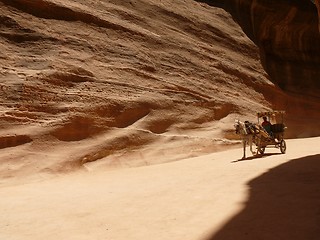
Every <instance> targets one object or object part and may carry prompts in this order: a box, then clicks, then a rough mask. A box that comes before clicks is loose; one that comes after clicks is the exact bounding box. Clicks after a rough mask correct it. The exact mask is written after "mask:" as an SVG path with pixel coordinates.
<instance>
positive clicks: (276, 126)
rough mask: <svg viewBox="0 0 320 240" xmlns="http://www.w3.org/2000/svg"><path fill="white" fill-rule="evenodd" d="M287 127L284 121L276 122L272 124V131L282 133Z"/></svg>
mask: <svg viewBox="0 0 320 240" xmlns="http://www.w3.org/2000/svg"><path fill="white" fill-rule="evenodd" d="M285 128H286V127H285V126H284V124H283V123H276V124H272V125H271V131H272V132H273V133H282V132H284V129H285Z"/></svg>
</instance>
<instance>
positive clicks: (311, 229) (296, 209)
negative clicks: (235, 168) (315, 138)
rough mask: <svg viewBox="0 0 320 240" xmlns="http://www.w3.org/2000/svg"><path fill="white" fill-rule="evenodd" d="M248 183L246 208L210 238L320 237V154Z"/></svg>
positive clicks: (297, 239) (302, 239) (294, 239)
mask: <svg viewBox="0 0 320 240" xmlns="http://www.w3.org/2000/svg"><path fill="white" fill-rule="evenodd" d="M248 186H249V189H250V192H249V197H248V200H247V202H246V205H245V207H244V209H243V210H242V211H241V212H240V213H239V214H238V215H236V216H235V217H233V218H232V219H231V220H230V221H229V222H228V223H227V224H226V225H224V226H223V227H222V228H221V229H220V230H219V231H218V232H216V233H214V234H213V235H212V236H211V237H209V238H208V240H235V239H236V240H318V239H320V154H317V155H312V156H307V157H303V158H299V159H294V160H292V161H290V162H288V163H285V164H282V165H280V166H278V167H276V168H274V169H271V170H269V171H268V172H266V173H265V174H263V175H261V176H259V177H258V178H256V179H253V180H252V181H250V182H249V183H248Z"/></svg>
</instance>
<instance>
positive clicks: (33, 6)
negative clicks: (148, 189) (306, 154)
mask: <svg viewBox="0 0 320 240" xmlns="http://www.w3.org/2000/svg"><path fill="white" fill-rule="evenodd" d="M248 3H249V2H248V1H243V4H244V6H247V5H248ZM279 4H280V3H279ZM310 4H311V3H310ZM280 5H281V7H283V5H284V4H283V3H281V4H280ZM280 5H279V6H280ZM241 6H242V5H241ZM241 6H240V5H239V6H237V5H230V6H229V8H230V9H229V8H228V9H227V10H228V11H230V12H231V13H232V14H233V16H234V18H235V19H237V21H238V22H240V24H241V26H242V27H243V29H244V30H245V32H246V33H247V34H248V36H249V37H250V38H251V39H253V40H254V42H255V43H256V44H257V45H258V46H259V48H258V47H257V46H256V45H255V44H254V43H253V42H252V41H251V40H250V39H249V38H248V37H247V36H246V34H245V33H244V32H243V30H242V29H241V28H240V27H239V25H238V24H237V23H235V22H234V20H233V19H232V17H231V16H230V14H229V13H228V12H226V11H225V10H223V9H221V8H219V7H214V6H209V5H208V4H205V3H198V2H196V1H192V0H187V1H171V0H162V1H158V0H157V1H156V0H135V1H120V0H112V1H94V0H89V1H88V0H86V1H85V0H83V1H72V0H68V1H62V0H32V1H31V0H0V20H1V21H0V47H1V53H2V54H1V56H0V62H1V65H0V70H1V72H0V99H1V103H2V104H1V106H0V123H1V128H0V148H1V149H0V154H1V159H2V160H3V164H2V165H1V167H0V171H1V172H3V173H4V174H3V175H6V176H7V177H11V176H18V175H19V171H20V169H21V168H23V169H27V171H30V174H31V173H33V172H41V173H42V174H46V173H51V172H52V171H54V172H56V171H66V170H73V169H74V168H75V167H76V168H78V167H82V166H83V165H86V164H87V163H88V162H93V161H97V160H99V161H100V162H102V163H103V164H104V165H107V166H110V167H123V166H126V167H127V166H129V167H130V166H131V167H132V166H140V165H146V164H154V163H159V162H163V161H172V160H176V159H181V158H183V157H185V156H194V155H199V154H204V153H207V152H212V151H216V150H218V149H220V147H222V146H227V147H228V146H233V145H234V144H235V143H237V140H238V139H237V137H236V136H235V134H234V129H233V123H234V120H235V119H236V118H240V119H241V120H246V119H249V120H252V121H256V117H255V113H256V112H257V111H261V110H270V109H284V110H286V111H287V116H286V121H287V122H286V123H287V125H288V132H287V137H297V136H299V137H300V136H315V135H319V134H320V128H319V124H318V123H319V114H318V110H319V108H320V107H319V105H320V103H319V101H318V99H316V98H314V97H311V92H312V91H311V88H312V87H313V89H316V88H318V87H319V84H318V83H317V82H316V81H315V80H314V77H315V76H318V74H319V70H317V66H319V64H318V60H319V54H317V53H318V52H317V51H318V50H319V45H317V44H315V43H314V42H313V40H315V41H318V35H315V31H316V18H315V16H314V15H312V16H310V17H306V16H305V15H306V13H304V12H302V13H301V11H300V10H299V8H297V11H293V10H292V11H293V12H292V11H291V10H290V9H291V8H290V7H287V8H286V9H287V10H288V14H289V12H292V13H290V14H289V15H288V22H290V23H292V24H298V22H299V21H300V20H301V19H304V18H305V17H306V19H307V20H308V21H310V23H312V24H311V25H310V26H308V25H307V27H306V25H305V24H303V25H301V26H300V27H299V31H297V32H296V35H295V34H293V33H292V34H291V35H290V34H289V33H288V34H287V36H288V38H282V36H284V35H283V34H285V31H280V30H277V31H276V32H275V31H274V28H273V27H272V25H268V24H266V23H265V21H264V20H263V18H262V17H263V14H262V13H263V11H262V12H259V11H258V12H256V13H255V14H254V16H255V17H257V19H256V20H255V21H254V23H255V24H254V25H252V24H251V23H250V21H249V20H250V19H251V18H253V17H254V16H251V15H250V13H249V12H248V8H246V7H243V8H241ZM220 7H221V6H220ZM266 7H267V6H264V5H261V6H260V5H259V6H257V9H260V8H262V9H265V8H266ZM304 9H305V10H304V11H307V12H308V11H313V13H314V6H313V5H312V4H311V5H310V6H309V5H308V6H307V7H305V8H304ZM312 9H313V10H312ZM237 12H238V13H237ZM240 12H241V13H243V15H242V14H241V15H240ZM270 12H273V13H274V14H276V15H277V16H278V18H277V21H280V19H281V17H283V16H284V15H283V13H282V12H278V13H277V11H276V10H272V11H271V10H270ZM308 13H309V12H308ZM291 14H292V15H291ZM301 14H302V15H301ZM260 15H261V16H260ZM290 16H291V17H292V18H290ZM253 19H255V18H253ZM270 21H272V22H276V20H271V19H270ZM261 23H264V24H266V25H265V26H266V27H265V28H260V27H259V24H261ZM298 25H299V24H298ZM294 26H297V25H292V26H291V25H290V26H285V25H283V28H284V29H289V30H290V29H293V28H294ZM275 33H277V34H280V35H275ZM272 36H278V37H279V38H277V39H276V40H277V41H275V39H273V38H272ZM294 36H296V38H294ZM309 37H312V38H313V40H312V39H310V38H309ZM281 46H282V47H281ZM292 47H296V49H294V50H293V49H292ZM259 49H260V51H259ZM260 54H261V56H262V63H263V66H262V65H261V59H260ZM280 59H281V61H280ZM302 60H304V61H302ZM293 63H295V64H293ZM283 66H285V68H283ZM298 67H299V68H298ZM264 68H265V69H266V70H267V72H268V73H269V75H270V76H269V75H268V74H267V73H266V72H265V70H264ZM292 71H297V72H298V73H297V74H293V73H292ZM302 75H303V78H302V79H303V81H302V80H301V79H299V78H298V77H299V76H300V77H302ZM280 76H281V79H279V77H280ZM271 80H272V81H271ZM302 82H303V83H304V84H301V83H302ZM279 86H280V87H282V88H283V89H291V88H292V89H293V90H299V88H303V89H307V92H309V94H310V96H309V97H308V96H307V97H306V96H305V95H292V94H288V93H286V92H285V91H283V89H281V88H279ZM297 92H298V93H300V91H297ZM313 92H315V93H314V94H316V93H317V91H313ZM306 115H307V116H308V117H309V119H306V118H305V116H306ZM159 145H161V146H162V151H159V150H158V149H159ZM155 146H157V147H155ZM164 156H165V157H164ZM164 159H165V160H164Z"/></svg>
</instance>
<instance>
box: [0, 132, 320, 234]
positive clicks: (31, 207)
mask: <svg viewBox="0 0 320 240" xmlns="http://www.w3.org/2000/svg"><path fill="white" fill-rule="evenodd" d="M319 143H320V138H319V137H318V138H308V139H295V140H287V153H286V154H280V151H279V149H275V148H272V149H271V148H270V149H267V150H266V154H265V155H264V156H259V157H256V158H252V157H249V158H248V159H246V160H239V158H240V157H241V156H242V150H241V149H240V148H237V149H232V150H228V151H223V152H217V153H212V154H208V155H205V156H201V157H196V158H189V159H184V160H181V161H176V162H170V163H165V164H159V165H152V166H144V167H138V168H127V169H116V170H110V169H109V170H108V171H107V170H106V169H103V168H100V169H99V168H98V169H97V168H94V169H93V170H92V169H91V170H89V171H78V172H76V173H72V174H69V175H63V176H57V177H55V178H51V179H47V180H43V179H42V180H41V181H36V182H29V183H19V184H14V185H13V184H12V182H11V181H8V182H7V183H6V181H5V179H3V180H2V182H1V183H2V184H1V188H0V192H1V199H0V212H1V215H0V239H1V240H4V239H5V240H20V239H21V240H22V239H23V240H28V239H30V240H31V239H32V240H37V239H39V240H40V239H41V240H43V239H46V240H55V239H72V240H80V239H95V240H99V239H101V240H102V239H103V240H105V239H113V240H124V239H130V240H136V239H139V240H140V239H153V240H158V239H159V240H160V239H161V240H164V239H168V240H169V239H170V240H180V239H181V240H189V239H190V240H191V239H192V240H196V239H210V240H216V239H268V240H270V239H304V240H306V239H308V240H310V239H317V236H319V235H320V228H319V220H320V215H319V212H320V207H319V206H320V200H319V199H320V187H319V180H320V176H319V170H320V167H319V166H320V165H319V161H320V149H319ZM88 169H90V168H88Z"/></svg>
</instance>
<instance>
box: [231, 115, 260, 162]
mask: <svg viewBox="0 0 320 240" xmlns="http://www.w3.org/2000/svg"><path fill="white" fill-rule="evenodd" d="M234 127H235V129H236V134H238V135H240V136H241V138H242V144H243V157H242V159H245V158H246V145H247V144H248V145H249V146H250V151H251V153H252V155H255V154H256V152H255V151H253V149H252V145H253V140H254V137H255V136H256V134H257V133H258V128H257V127H256V126H255V124H253V123H250V122H249V121H245V122H241V121H239V120H236V121H235V124H234Z"/></svg>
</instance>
